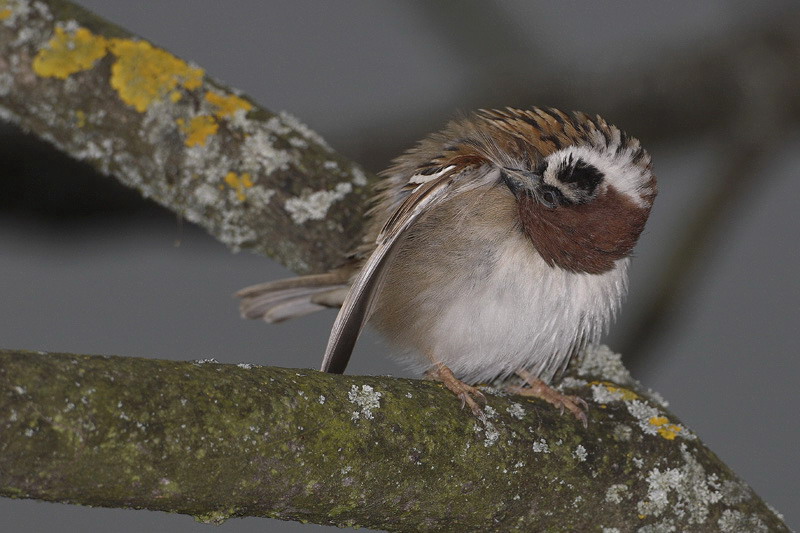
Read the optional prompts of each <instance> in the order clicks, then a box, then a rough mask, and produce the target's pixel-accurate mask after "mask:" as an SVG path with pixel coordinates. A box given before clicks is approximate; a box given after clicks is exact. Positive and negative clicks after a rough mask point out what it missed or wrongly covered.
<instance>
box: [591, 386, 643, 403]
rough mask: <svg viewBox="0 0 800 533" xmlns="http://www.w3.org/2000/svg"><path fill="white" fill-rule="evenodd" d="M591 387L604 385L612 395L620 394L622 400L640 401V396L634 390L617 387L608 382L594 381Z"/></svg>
mask: <svg viewBox="0 0 800 533" xmlns="http://www.w3.org/2000/svg"><path fill="white" fill-rule="evenodd" d="M590 385H602V386H604V387H605V388H606V389H608V392H610V393H612V394H619V396H620V398H619V399H620V400H625V401H628V400H637V399H639V395H638V394H636V393H635V392H633V391H632V390H630V389H626V388H624V387H617V386H616V385H613V384H611V383H610V382H608V381H592V382H591V383H590Z"/></svg>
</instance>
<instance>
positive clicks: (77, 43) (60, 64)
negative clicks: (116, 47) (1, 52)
mask: <svg viewBox="0 0 800 533" xmlns="http://www.w3.org/2000/svg"><path fill="white" fill-rule="evenodd" d="M107 46H108V41H107V40H106V39H105V37H102V36H100V35H95V34H93V33H92V32H90V31H89V30H87V29H86V28H78V29H76V30H75V31H74V32H67V31H65V30H64V28H56V30H55V36H54V37H53V38H52V39H50V42H48V43H47V46H46V47H45V48H42V49H41V50H39V53H37V54H36V57H34V58H33V71H34V72H35V73H36V74H38V75H39V76H41V77H43V78H59V79H62V80H65V79H67V77H69V76H70V75H71V74H75V73H76V72H80V71H82V70H87V69H90V68H92V66H93V65H94V64H95V62H96V61H97V60H98V59H100V58H102V57H103V56H104V55H106V47H107Z"/></svg>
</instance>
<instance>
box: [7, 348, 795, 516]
mask: <svg viewBox="0 0 800 533" xmlns="http://www.w3.org/2000/svg"><path fill="white" fill-rule="evenodd" d="M569 376H570V377H568V378H567V380H566V384H567V385H569V387H568V388H569V390H570V392H574V393H577V394H580V395H582V396H583V397H584V398H586V399H587V400H590V405H591V412H590V415H591V422H590V425H589V428H588V429H584V428H583V427H582V426H581V425H580V424H579V423H578V422H577V421H576V420H574V419H573V418H572V417H571V416H569V415H568V414H566V415H563V416H560V415H559V413H558V411H557V410H555V409H553V408H552V407H550V406H549V405H547V404H545V403H544V402H542V401H539V400H533V399H529V398H523V397H515V396H507V395H500V394H498V393H497V392H498V391H495V390H494V389H491V388H489V389H487V390H486V392H487V399H488V400H487V406H486V407H485V413H486V419H485V420H479V419H476V418H475V417H473V416H472V415H471V414H470V413H469V411H468V410H462V409H460V408H459V407H460V406H459V403H458V400H457V399H456V398H455V397H454V396H453V395H452V394H451V393H450V392H448V391H446V390H445V389H444V388H443V387H442V386H441V385H439V384H437V383H433V382H426V381H415V380H408V379H394V378H388V377H371V376H370V377H365V376H335V375H330V374H322V373H319V372H316V371H313V370H298V369H282V368H271V367H251V366H250V365H222V364H217V363H215V362H212V361H208V362H174V361H160V360H152V359H139V358H132V357H126V358H121V357H103V356H86V355H72V354H46V353H34V352H23V351H0V421H2V422H0V423H2V426H0V495H3V496H7V497H14V498H37V499H42V500H49V501H60V502H69V503H80V504H84V505H92V506H106V507H127V508H144V509H154V510H162V511H168V512H176V513H186V514H190V515H193V516H195V517H196V518H198V519H199V520H203V521H209V522H221V521H223V520H225V519H227V518H230V517H238V516H266V517H272V518H280V519H284V520H302V521H309V522H314V523H319V524H332V525H339V526H343V525H348V526H366V527H372V528H379V529H385V530H390V531H437V530H442V529H448V530H454V531H472V530H482V531H489V530H491V531H511V530H523V531H596V530H599V529H600V528H601V527H603V528H608V529H607V530H610V531H614V529H613V528H617V530H618V531H633V530H635V529H638V528H641V527H644V526H649V527H652V528H656V527H660V528H662V529H658V531H668V530H670V529H669V528H670V527H673V528H675V529H672V530H674V531H701V530H702V531H707V530H709V529H714V528H719V529H720V530H722V531H734V530H736V531H788V529H787V528H786V526H785V525H784V524H783V523H782V522H781V520H780V519H779V518H778V516H776V514H775V513H774V512H773V511H771V510H770V509H769V508H768V506H767V505H766V504H765V503H764V502H763V501H761V500H760V499H759V498H758V496H756V495H755V493H754V492H753V491H752V490H751V489H750V488H749V487H748V486H747V485H746V484H745V483H744V482H742V481H741V480H739V479H738V478H737V477H736V475H735V474H734V473H733V472H731V471H730V469H728V467H727V466H725V465H724V464H723V463H722V462H721V461H720V460H719V459H718V458H717V457H716V456H715V455H714V454H713V453H712V452H711V451H709V450H708V449H707V448H706V447H705V446H703V444H702V443H701V442H700V440H699V439H698V438H697V437H696V436H695V435H694V434H693V433H692V432H691V431H689V430H688V429H686V428H685V427H684V426H682V425H681V424H680V422H679V421H678V420H676V418H675V417H674V415H673V414H672V413H670V412H669V411H667V410H666V409H665V408H664V407H663V406H662V405H661V404H660V403H659V402H658V401H657V400H656V399H654V398H653V397H652V395H650V394H649V393H648V392H646V391H644V390H642V389H641V387H640V386H639V385H638V384H637V383H636V382H634V381H633V380H632V379H631V378H630V376H629V375H628V374H627V371H625V370H624V368H623V367H622V364H621V363H620V360H619V356H617V355H615V354H613V353H611V352H610V351H609V350H608V349H607V348H605V347H599V348H594V349H590V350H588V351H587V352H586V353H585V354H583V355H582V356H581V357H580V358H579V359H578V360H577V361H576V362H575V364H574V365H573V366H572V368H571V369H570V375H569ZM726 528H727V529H726ZM731 528H733V529H731ZM736 528H738V529H736ZM652 530H653V531H655V530H656V529H652Z"/></svg>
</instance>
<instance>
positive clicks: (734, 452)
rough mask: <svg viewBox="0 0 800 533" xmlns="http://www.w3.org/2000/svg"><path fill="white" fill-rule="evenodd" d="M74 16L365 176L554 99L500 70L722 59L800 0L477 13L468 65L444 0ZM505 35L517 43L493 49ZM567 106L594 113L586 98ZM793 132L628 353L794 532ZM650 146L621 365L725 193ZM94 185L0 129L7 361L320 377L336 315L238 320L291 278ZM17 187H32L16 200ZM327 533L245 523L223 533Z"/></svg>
mask: <svg viewBox="0 0 800 533" xmlns="http://www.w3.org/2000/svg"><path fill="white" fill-rule="evenodd" d="M81 3H82V4H83V5H85V6H87V7H89V8H90V9H92V10H94V11H95V12H96V13H98V14H100V15H102V16H105V17H106V18H108V19H110V20H112V21H114V22H116V23H118V24H120V25H122V26H124V27H125V28H127V29H129V30H131V31H133V32H135V33H138V34H139V35H142V36H143V37H145V38H147V39H149V40H151V41H153V42H154V43H156V44H158V45H160V46H163V47H165V48H167V49H169V50H170V51H172V52H174V53H175V54H177V55H179V56H181V57H184V58H187V59H191V60H194V61H196V62H197V63H198V64H199V65H201V66H203V67H204V68H205V69H206V71H207V72H208V73H209V74H211V75H213V76H215V77H218V78H220V79H222V80H223V81H225V82H227V83H229V84H231V85H232V86H234V87H237V88H239V89H241V90H243V91H245V92H246V93H248V94H249V95H251V96H252V97H253V98H255V100H257V101H259V102H261V103H263V104H264V105H266V106H267V107H269V108H271V109H273V110H279V109H286V110H288V111H290V112H291V113H293V114H295V115H296V116H298V117H300V118H301V119H302V120H303V121H305V122H307V123H308V124H309V125H310V126H311V127H312V128H314V129H315V130H317V131H318V132H319V133H321V134H322V135H323V136H324V137H325V138H326V139H327V140H328V141H329V142H330V144H331V145H332V146H334V148H336V149H337V150H339V151H341V152H342V153H344V154H346V155H348V156H350V157H351V158H353V159H355V160H358V161H360V162H363V163H365V164H366V165H367V166H368V167H369V168H371V169H372V170H379V169H380V168H382V167H383V166H385V165H386V164H387V163H388V161H389V159H390V158H391V157H393V156H394V155H397V154H398V153H400V152H401V151H402V150H404V149H406V148H408V147H409V146H410V145H412V144H413V142H414V141H415V140H417V139H418V138H419V137H421V136H423V135H425V134H426V133H428V132H430V131H432V130H435V129H437V128H439V127H441V126H442V125H443V124H444V123H445V122H446V121H447V119H448V118H450V117H451V116H453V115H454V114H455V113H456V112H458V111H465V110H470V109H472V108H474V107H478V106H486V107H489V106H501V105H550V104H552V103H553V102H541V101H511V102H509V101H498V100H495V99H493V97H492V95H491V93H492V91H491V88H492V87H495V86H496V87H497V95H498V96H497V97H502V95H503V94H504V87H503V83H504V80H505V79H507V78H508V72H507V69H515V68H517V69H530V71H531V72H533V74H531V75H529V76H528V78H530V79H534V80H535V79H536V78H538V77H541V78H542V79H546V78H547V76H548V74H549V73H550V72H552V71H549V70H548V69H546V68H544V67H545V66H547V65H558V64H560V65H569V67H570V68H571V69H573V71H575V72H579V73H580V72H583V73H584V74H585V76H586V77H587V79H588V78H591V77H592V76H596V75H597V74H598V73H600V74H603V73H605V74H607V73H609V72H611V73H614V72H620V73H621V74H622V73H624V72H628V71H630V70H632V69H635V68H638V66H641V65H642V64H647V63H652V62H654V61H657V60H658V59H659V58H661V57H663V56H666V55H667V54H669V53H671V52H672V51H674V50H685V49H690V50H691V49H702V48H703V47H705V46H711V45H713V44H714V43H719V42H725V40H726V39H732V38H735V36H736V34H737V32H738V31H739V29H740V28H742V27H746V26H748V25H752V24H757V23H759V21H762V20H769V17H774V16H775V15H776V14H779V13H780V12H781V11H782V10H784V9H786V8H787V7H790V6H792V5H795V4H794V3H793V2H788V1H786V2H782V1H779V0H773V1H769V2H758V3H754V2H745V1H730V2H723V1H709V2H703V3H702V4H700V5H696V3H695V2H689V1H685V0H681V1H677V2H669V3H643V2H622V1H614V2H592V1H590V0H586V1H582V2H557V3H556V2H553V3H539V2H524V1H521V0H520V1H516V2H504V3H502V4H485V6H486V9H487V13H494V17H495V18H492V17H488V16H487V19H486V21H483V20H480V17H479V18H478V19H477V20H475V24H474V25H473V26H472V27H471V28H470V31H474V32H475V36H474V39H475V41H476V43H478V44H477V45H476V46H473V47H472V48H471V49H470V51H469V53H468V54H465V53H463V52H464V50H463V49H462V50H459V47H458V46H457V45H455V44H454V43H455V42H456V41H457V39H456V38H455V37H454V36H453V32H454V31H456V29H454V28H451V27H449V26H448V24H447V23H446V21H447V16H446V9H453V10H455V9H460V7H461V6H462V5H464V4H459V3H450V4H445V8H444V9H442V10H439V15H437V17H433V16H432V14H431V10H430V9H428V8H426V7H424V4H423V3H422V2H419V3H417V2H405V3H398V2H395V3H389V2H376V1H366V0H365V1H359V2H355V1H346V2H336V3H334V2H312V1H308V0H306V1H297V0H295V1H291V2H289V1H286V2H273V3H269V4H267V3H257V2H243V1H241V2H212V1H207V0H204V1H198V0H192V1H189V0H184V1H177V0H173V1H166V2H148V3H135V2H125V1H123V0H84V1H82V2H81ZM440 5H441V4H440ZM470 5H471V6H473V7H474V6H475V5H478V6H480V4H474V3H470ZM434 11H435V10H434ZM442 12H444V13H445V15H444V16H441V13H442ZM498 13H499V15H498ZM497 17H499V20H500V22H502V25H501V26H498V19H497ZM484 22H485V29H486V31H481V29H482V28H484ZM503 28H505V31H507V32H508V33H507V34H505V33H504V34H500V30H502V29H503ZM510 38H513V40H514V41H515V42H516V43H517V44H518V45H521V46H522V47H523V48H524V47H530V49H531V58H534V53H533V51H534V50H535V51H536V54H535V57H536V58H538V59H536V61H534V60H533V59H531V62H530V63H527V62H526V61H525V56H524V54H523V55H521V56H520V55H519V54H518V53H517V52H515V54H517V55H513V54H511V51H507V50H504V49H503V46H504V43H507V42H509V39H510ZM498 42H500V44H499V45H498V44H497V43H498ZM506 52H508V53H506ZM536 69H540V70H541V71H537V70H536ZM487 87H488V88H489V89H490V90H489V91H487V90H486V89H487ZM697 90H703V87H699V86H698V87H697ZM487 94H488V96H487ZM530 94H531V95H535V94H536V91H535V87H532V88H531V91H530ZM578 94H580V90H578ZM643 97H646V95H644V96H643ZM557 104H558V105H561V106H564V107H566V108H568V109H570V108H576V109H583V108H584V106H582V105H581V101H580V99H576V100H575V101H572V100H570V101H567V102H557ZM584 110H586V111H599V110H594V109H584ZM607 118H608V119H609V120H610V121H612V122H614V117H613V116H608V117H607ZM618 125H620V126H622V127H623V128H624V127H625V126H626V125H625V124H618ZM630 133H632V134H634V135H636V134H637V132H636V131H630ZM793 135H794V136H793V137H792V138H790V139H789V140H788V142H787V143H786V145H785V146H786V147H785V149H783V150H782V151H781V152H780V153H779V154H778V156H776V157H774V158H772V159H771V160H770V161H768V163H767V164H766V165H765V166H764V168H760V169H759V173H760V174H761V176H760V177H759V179H758V181H757V185H756V186H755V187H753V188H752V189H751V190H750V191H748V193H747V195H746V197H745V199H744V200H743V201H741V202H739V203H738V204H737V205H736V207H735V209H734V210H733V212H732V213H731V214H730V216H729V217H728V218H727V219H726V220H725V224H724V231H723V232H722V238H721V239H719V240H718V241H717V242H716V244H715V246H713V247H711V248H710V249H709V250H708V253H707V254H705V256H704V258H703V259H704V262H703V266H702V268H701V269H698V270H697V271H695V272H693V273H692V274H691V279H690V280H689V281H690V286H691V288H692V290H691V297H690V298H688V299H685V300H684V301H682V303H681V306H680V313H679V316H678V317H677V318H676V319H674V320H672V321H671V322H670V323H669V325H668V327H667V329H666V330H665V332H664V334H663V335H660V336H659V337H657V338H656V339H655V342H654V343H653V344H651V345H650V346H649V347H648V349H647V351H646V353H643V354H630V353H628V354H626V357H634V356H635V357H636V359H635V361H634V364H633V367H634V372H635V377H637V378H638V379H639V380H641V381H642V382H643V383H645V384H646V385H647V386H650V387H652V388H653V389H655V390H658V391H659V392H661V393H662V394H663V395H664V396H665V397H666V398H667V399H668V400H669V401H670V402H671V407H672V409H673V410H674V412H675V413H676V414H678V416H680V417H681V418H682V420H683V421H684V422H685V423H687V424H688V425H689V426H690V427H692V428H693V429H694V430H695V431H696V432H697V433H698V434H699V435H700V436H701V437H702V438H703V440H704V441H705V442H706V443H707V444H708V445H709V446H710V447H711V449H713V450H714V451H715V452H716V453H717V454H718V455H719V456H720V457H721V458H722V459H723V460H724V461H726V462H727V463H728V464H729V465H731V467H733V469H734V470H735V471H737V472H738V473H739V474H740V475H741V476H742V477H743V478H744V479H745V480H746V481H747V482H748V483H750V484H751V485H752V486H753V487H754V488H755V490H756V491H757V492H758V493H759V494H760V495H761V496H762V497H764V498H765V499H766V500H767V501H768V502H770V503H771V504H773V505H774V506H775V507H776V508H777V509H778V510H779V511H781V512H782V513H784V515H785V517H786V520H787V523H788V524H789V526H790V527H794V528H797V527H799V526H800V510H799V509H798V508H797V505H796V504H797V500H798V498H797V494H798V491H800V481H799V480H800V467H798V460H797V448H798V437H800V431H798V429H797V422H796V409H797V393H796V391H797V379H798V377H799V376H800V358H799V357H798V355H799V354H800V342H798V337H797V335H796V333H797V329H798V326H800V288H799V287H798V281H797V272H798V271H800V252H799V251H798V237H800V232H798V222H797V214H796V213H797V201H798V199H800V180H798V179H797V178H798V177H797V174H798V169H800V150H798V148H800V136H798V135H797V133H796V132H795V133H794V134H793ZM642 141H643V143H644V145H645V146H647V147H648V148H649V150H650V151H651V153H652V155H653V159H654V161H655V165H656V172H657V175H658V176H659V180H660V182H659V183H660V189H661V193H660V196H659V198H658V200H657V202H656V207H655V210H654V212H653V215H652V217H651V220H650V222H649V225H648V228H647V230H646V232H645V234H644V235H643V237H642V239H641V242H640V245H639V247H638V249H637V253H636V258H635V260H634V264H633V268H632V282H631V289H630V296H629V298H628V302H627V305H626V306H625V308H624V311H623V315H622V317H621V320H620V321H619V323H618V324H617V325H616V326H615V328H614V332H613V334H612V335H611V336H610V338H609V339H608V342H609V344H610V345H611V346H612V348H613V347H615V343H619V342H620V341H619V339H621V338H622V337H623V334H624V332H625V330H626V328H629V327H630V326H631V325H632V324H633V323H634V322H635V317H636V313H637V310H640V309H642V308H643V306H644V304H645V302H646V301H647V298H648V297H649V296H650V295H651V285H652V283H653V280H654V279H655V277H656V275H657V274H658V273H659V272H660V269H661V268H662V267H663V264H664V262H665V260H666V258H667V256H668V253H669V251H670V244H671V243H672V241H673V237H674V235H675V234H676V231H677V228H679V227H680V224H681V222H682V221H683V220H684V219H685V217H686V216H688V214H689V213H691V212H692V210H693V209H694V208H695V207H696V203H697V201H698V198H702V193H703V192H704V191H705V190H707V189H708V188H709V187H713V186H715V183H714V182H713V180H709V179H708V176H709V173H710V169H711V168H712V165H713V161H714V160H713V155H714V153H715V150H717V149H718V146H717V145H716V142H715V141H716V140H715V139H713V138H707V137H705V138H703V137H699V138H698V137H696V136H692V135H691V132H687V135H686V138H685V140H682V141H674V142H671V143H668V144H667V143H659V144H656V145H653V144H650V143H648V142H647V141H648V140H647V138H646V137H643V138H642ZM3 169H5V171H4V170H3ZM90 174H91V172H90V171H89V169H87V168H86V167H83V166H81V165H76V164H71V163H69V162H65V161H63V160H62V159H60V158H59V157H58V156H57V155H56V154H53V153H52V152H51V151H50V150H49V149H48V148H47V147H46V146H43V145H41V144H40V143H37V142H33V141H31V140H30V139H27V138H25V137H23V136H22V135H21V134H20V132H18V131H16V130H14V129H11V128H9V127H3V128H2V129H0V176H2V179H3V181H4V184H6V185H7V186H8V187H7V189H8V190H10V191H11V192H10V193H4V194H6V198H4V199H3V200H2V202H0V205H2V209H3V211H2V212H0V294H2V298H3V302H4V305H3V306H2V311H0V338H2V343H0V344H2V346H4V347H10V348H26V349H38V350H52V351H72V352H78V353H108V354H120V355H131V356H134V355H136V356H147V357H159V358H172V359H182V360H187V359H198V358H207V357H214V358H216V359H218V360H220V361H223V362H243V361H244V362H253V363H258V364H269V365H277V366H292V367H316V366H317V364H318V360H319V357H320V355H321V353H322V351H323V348H324V344H325V341H326V339H327V330H328V328H329V327H330V324H331V322H332V320H333V317H334V314H333V313H332V312H327V313H321V314H318V315H316V316H312V317H308V318H304V319H301V320H298V321H295V322H293V323H288V324H285V325H281V326H266V325H264V324H260V323H255V322H245V321H242V320H240V319H239V317H238V312H237V309H236V305H235V302H234V301H233V300H232V298H231V293H233V292H234V291H235V290H236V289H238V288H240V287H242V286H244V285H247V284H251V283H255V282H258V281H263V280H266V279H275V278H277V277H281V276H286V275H290V273H289V272H287V271H286V270H285V269H283V268H282V267H280V266H278V265H276V264H274V263H273V262H271V261H269V260H267V259H264V258H262V257H258V256H255V255H251V254H247V253H241V254H236V255H234V254H231V253H230V252H229V251H228V250H227V249H225V248H224V247H223V246H222V245H220V244H218V243H216V242H215V241H213V239H211V238H210V237H208V236H207V235H205V234H204V233H203V232H202V231H200V230H197V229H196V228H193V227H191V226H188V225H184V224H181V223H179V222H178V221H176V220H175V218H174V217H172V216H170V215H169V214H166V213H164V212H163V211H161V210H160V209H158V208H154V207H149V206H147V205H146V204H144V203H140V202H139V201H138V200H137V199H136V198H135V195H130V194H126V193H125V191H123V190H118V189H117V188H115V186H113V184H106V182H105V181H104V180H102V179H99V181H98V178H93V177H91V176H90ZM87 176H88V177H87ZM20 180H28V181H24V182H23V184H22V185H21V184H20ZM27 184H31V187H33V189H30V190H32V191H33V192H26V191H29V189H28V188H27V186H28V185H27ZM15 195H16V196H15ZM378 342H379V341H378V340H377V339H376V338H375V337H372V336H368V337H366V338H364V339H363V340H362V341H361V342H360V345H359V347H358V349H357V353H356V354H355V355H354V357H353V360H352V363H351V365H352V366H351V367H350V369H349V372H351V373H364V374H371V373H379V374H387V373H391V374H394V375H401V374H402V372H401V371H400V369H399V368H398V367H396V366H394V365H393V364H392V363H391V361H389V360H387V359H385V358H383V357H382V356H381V353H382V348H381V347H380V345H379V344H378ZM211 527H213V526H207V525H202V524H196V523H194V522H193V521H192V519H191V518H188V517H185V516H171V515H167V514H164V513H154V512H147V511H122V510H107V509H92V510H89V509H85V508H81V507H77V506H68V505H59V504H47V503H41V502H31V501H13V500H0V530H3V531H21V532H22V531H26V532H27V531H31V532H32V531H49V530H53V529H56V528H57V529H58V530H59V531H142V530H147V531H201V530H202V531H205V530H209V528H211ZM318 527H319V526H314V525H301V524H295V523H281V522H278V521H270V520H264V519H238V520H231V521H229V522H227V523H225V524H224V525H222V526H221V527H220V529H219V531H263V530H265V529H266V530H268V531H277V530H280V531H294V530H298V531H299V530H306V531H307V530H311V529H313V528H318ZM216 530H217V529H215V531H216Z"/></svg>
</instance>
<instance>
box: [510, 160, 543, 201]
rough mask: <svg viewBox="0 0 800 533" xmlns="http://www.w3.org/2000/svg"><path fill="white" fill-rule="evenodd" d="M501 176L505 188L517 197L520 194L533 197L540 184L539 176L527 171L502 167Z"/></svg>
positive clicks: (540, 178)
mask: <svg viewBox="0 0 800 533" xmlns="http://www.w3.org/2000/svg"><path fill="white" fill-rule="evenodd" d="M501 174H502V178H503V181H504V182H505V184H506V186H507V187H508V188H509V190H510V191H511V192H512V193H514V196H517V197H519V195H521V194H527V195H529V196H535V194H536V191H537V189H538V188H539V185H541V183H542V176H541V175H539V174H537V173H535V172H531V171H527V170H519V169H516V168H508V167H503V169H502V170H501Z"/></svg>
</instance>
